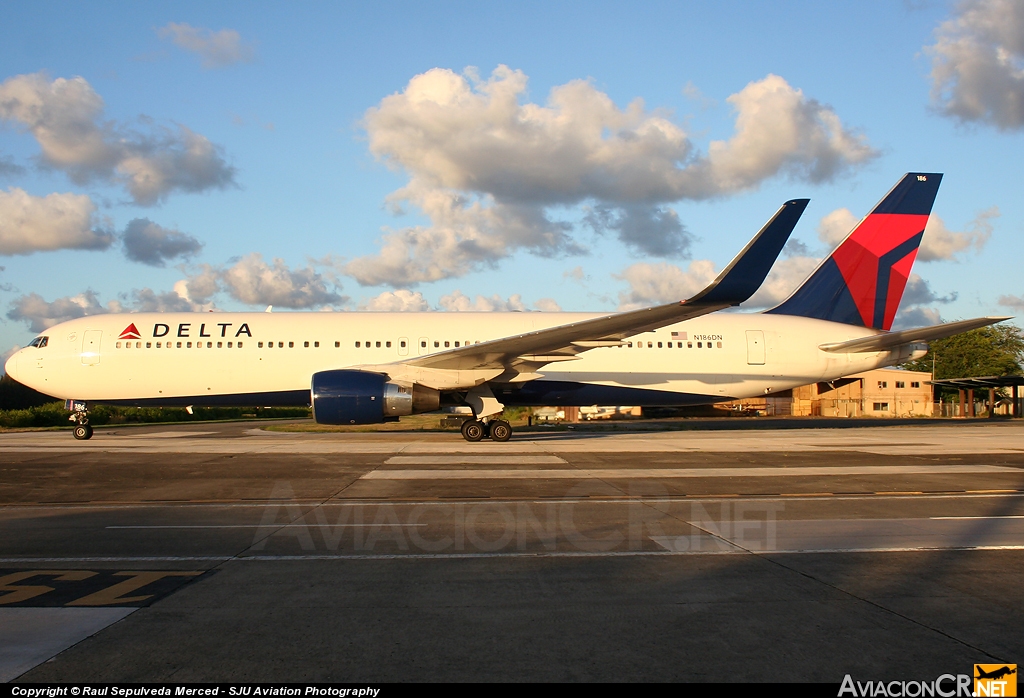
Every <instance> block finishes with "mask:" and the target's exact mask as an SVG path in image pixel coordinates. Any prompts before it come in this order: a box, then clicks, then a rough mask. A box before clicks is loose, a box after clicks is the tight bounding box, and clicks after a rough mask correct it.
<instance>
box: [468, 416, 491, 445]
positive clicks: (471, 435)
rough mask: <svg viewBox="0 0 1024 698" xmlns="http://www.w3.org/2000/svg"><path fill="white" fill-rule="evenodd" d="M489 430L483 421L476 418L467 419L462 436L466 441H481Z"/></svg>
mask: <svg viewBox="0 0 1024 698" xmlns="http://www.w3.org/2000/svg"><path fill="white" fill-rule="evenodd" d="M486 432H487V430H486V429H485V428H484V423H483V422H478V421H476V420H475V419H474V420H472V421H467V422H466V423H465V424H463V425H462V436H463V438H464V439H466V441H479V440H480V439H482V438H484V434H485V433H486Z"/></svg>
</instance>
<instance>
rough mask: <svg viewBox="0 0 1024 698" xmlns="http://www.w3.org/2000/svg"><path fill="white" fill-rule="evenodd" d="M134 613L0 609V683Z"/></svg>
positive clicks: (111, 609) (85, 609)
mask: <svg viewBox="0 0 1024 698" xmlns="http://www.w3.org/2000/svg"><path fill="white" fill-rule="evenodd" d="M137 610H138V609H136V608H0V682H7V681H13V680H14V679H16V678H17V677H19V676H21V675H22V674H24V673H25V672H26V671H28V670H29V669H31V668H32V667H34V666H38V665H40V664H42V663H43V662H45V661H46V660H47V659H50V658H52V657H55V656H56V655H57V654H59V653H61V652H63V651H64V650H66V649H67V648H68V647H71V646H72V645H75V644H77V643H79V642H81V641H82V640H84V639H85V638H87V637H89V636H90V635H95V634H96V633H98V632H99V631H100V630H103V628H106V627H107V626H108V625H111V624H113V623H116V622H117V621H119V620H121V619H122V618H124V617H125V616H127V615H128V614H130V613H133V612H134V611H137Z"/></svg>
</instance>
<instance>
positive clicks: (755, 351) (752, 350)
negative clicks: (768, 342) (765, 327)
mask: <svg viewBox="0 0 1024 698" xmlns="http://www.w3.org/2000/svg"><path fill="white" fill-rule="evenodd" d="M747 363H748V364H750V365H751V366H764V332H763V331H762V330H747Z"/></svg>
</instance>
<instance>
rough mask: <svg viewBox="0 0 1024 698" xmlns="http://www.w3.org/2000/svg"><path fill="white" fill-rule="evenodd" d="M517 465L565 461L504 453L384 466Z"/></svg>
mask: <svg viewBox="0 0 1024 698" xmlns="http://www.w3.org/2000/svg"><path fill="white" fill-rule="evenodd" d="M503 463H516V464H521V465H561V464H562V463H565V460H564V459H562V458H559V457H558V456H552V455H531V454H528V453H502V454H500V455H495V456H467V455H460V454H454V453H453V454H452V455H449V456H391V457H390V458H388V459H387V460H386V461H384V465H500V464H503Z"/></svg>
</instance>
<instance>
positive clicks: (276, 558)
mask: <svg viewBox="0 0 1024 698" xmlns="http://www.w3.org/2000/svg"><path fill="white" fill-rule="evenodd" d="M949 550H953V551H960V552H968V551H973V550H1024V545H951V546H904V547H897V546H893V547H885V548H813V549H805V550H751V551H747V550H741V549H738V548H737V549H735V550H720V551H719V550H715V551H704V550H687V551H674V550H664V549H662V550H603V551H587V550H541V551H536V552H530V551H520V550H514V551H509V552H501V551H498V552H493V553H388V554H380V553H366V554H360V553H352V554H350V555H344V554H340V555H339V554H333V555H248V556H245V557H235V556H230V555H227V556H213V555H209V556H180V557H179V556H173V555H167V556H158V557H32V558H17V557H15V558H0V563H33V564H37V563H43V562H54V563H81V562H117V563H122V564H132V563H142V562H310V561H324V562H331V561H337V562H341V561H356V560H368V561H374V560H462V559H465V560H477V559H481V558H500V557H504V558H592V557H675V556H679V555H817V554H822V553H828V554H835V553H916V552H937V551H949ZM83 610H84V609H83ZM126 610H130V611H134V610H136V609H134V608H131V609H126Z"/></svg>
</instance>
